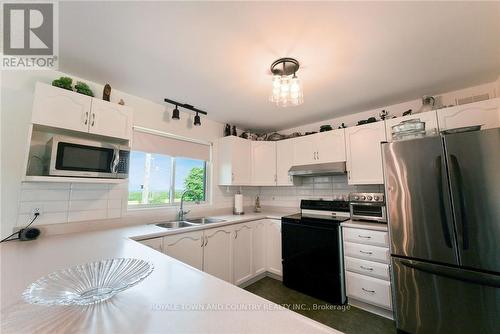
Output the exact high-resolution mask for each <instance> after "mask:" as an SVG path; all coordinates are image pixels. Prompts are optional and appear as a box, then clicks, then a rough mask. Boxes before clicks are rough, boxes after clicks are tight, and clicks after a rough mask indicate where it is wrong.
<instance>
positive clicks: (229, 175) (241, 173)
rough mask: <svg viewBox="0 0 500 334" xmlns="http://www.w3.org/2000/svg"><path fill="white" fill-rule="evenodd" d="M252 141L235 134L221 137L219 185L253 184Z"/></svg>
mask: <svg viewBox="0 0 500 334" xmlns="http://www.w3.org/2000/svg"><path fill="white" fill-rule="evenodd" d="M251 143H252V142H251V141H250V140H247V139H243V138H239V137H235V136H228V137H224V138H221V139H219V147H218V151H219V154H218V155H219V185H222V186H245V185H251V178H252V157H251Z"/></svg>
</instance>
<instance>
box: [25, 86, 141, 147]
mask: <svg viewBox="0 0 500 334" xmlns="http://www.w3.org/2000/svg"><path fill="white" fill-rule="evenodd" d="M132 116H133V112H132V109H131V108H130V107H127V106H122V105H119V104H116V103H111V102H108V101H103V100H100V99H97V98H93V97H90V96H87V95H83V94H79V93H76V92H73V91H69V90H65V89H62V88H59V87H54V86H51V85H48V84H45V83H41V82H37V84H36V87H35V97H34V100H33V110H32V116H31V122H32V123H33V124H40V125H45V126H50V127H55V128H60V129H66V130H73V131H79V132H86V133H92V134H97V135H102V136H107V137H113V138H119V139H125V140H130V139H131V137H132Z"/></svg>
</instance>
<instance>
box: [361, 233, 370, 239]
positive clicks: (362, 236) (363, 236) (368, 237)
mask: <svg viewBox="0 0 500 334" xmlns="http://www.w3.org/2000/svg"><path fill="white" fill-rule="evenodd" d="M358 238H363V239H371V238H372V237H371V236H369V235H360V234H358Z"/></svg>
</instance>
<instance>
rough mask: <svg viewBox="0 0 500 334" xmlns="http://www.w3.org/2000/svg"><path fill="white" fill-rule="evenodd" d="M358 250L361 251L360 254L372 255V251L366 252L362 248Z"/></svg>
mask: <svg viewBox="0 0 500 334" xmlns="http://www.w3.org/2000/svg"><path fill="white" fill-rule="evenodd" d="M359 252H360V253H362V254H368V255H372V254H373V252H366V251H362V250H360V251H359Z"/></svg>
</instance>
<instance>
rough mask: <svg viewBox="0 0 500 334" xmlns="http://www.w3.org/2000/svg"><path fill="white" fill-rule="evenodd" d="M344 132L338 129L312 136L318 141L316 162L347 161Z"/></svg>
mask: <svg viewBox="0 0 500 334" xmlns="http://www.w3.org/2000/svg"><path fill="white" fill-rule="evenodd" d="M344 132H345V131H344V129H337V130H332V131H325V132H320V133H318V134H314V135H312V136H313V137H315V141H316V145H315V146H316V157H317V161H316V162H319V163H323V162H338V161H346V155H345V133H344Z"/></svg>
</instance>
